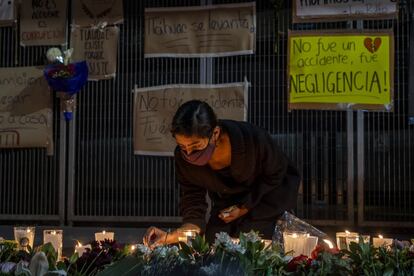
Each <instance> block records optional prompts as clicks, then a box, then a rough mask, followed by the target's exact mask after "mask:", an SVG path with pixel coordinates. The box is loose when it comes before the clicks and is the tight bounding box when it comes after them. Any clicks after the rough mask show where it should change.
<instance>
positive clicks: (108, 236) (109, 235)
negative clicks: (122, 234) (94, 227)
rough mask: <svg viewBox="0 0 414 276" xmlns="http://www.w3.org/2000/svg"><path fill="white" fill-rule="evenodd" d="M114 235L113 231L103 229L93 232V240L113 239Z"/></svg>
mask: <svg viewBox="0 0 414 276" xmlns="http://www.w3.org/2000/svg"><path fill="white" fill-rule="evenodd" d="M114 237H115V233H114V232H106V231H105V230H104V231H102V232H97V233H95V241H97V242H99V241H103V240H110V241H113V240H114Z"/></svg>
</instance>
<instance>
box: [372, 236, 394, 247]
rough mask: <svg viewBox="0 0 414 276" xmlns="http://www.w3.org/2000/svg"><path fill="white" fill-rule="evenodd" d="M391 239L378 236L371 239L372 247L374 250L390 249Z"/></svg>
mask: <svg viewBox="0 0 414 276" xmlns="http://www.w3.org/2000/svg"><path fill="white" fill-rule="evenodd" d="M392 242H393V239H387V238H384V236H382V235H378V237H377V238H372V243H373V246H374V247H376V248H379V247H391V246H392Z"/></svg>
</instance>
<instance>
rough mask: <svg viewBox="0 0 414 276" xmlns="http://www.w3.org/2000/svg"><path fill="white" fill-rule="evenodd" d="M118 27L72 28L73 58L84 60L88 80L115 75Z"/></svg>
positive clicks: (108, 77)
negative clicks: (86, 66) (86, 65)
mask: <svg viewBox="0 0 414 276" xmlns="http://www.w3.org/2000/svg"><path fill="white" fill-rule="evenodd" d="M118 37H119V28H118V27H106V28H104V29H99V28H98V29H95V28H94V29H92V28H87V29H84V28H75V29H73V30H72V36H71V47H72V48H73V49H75V50H74V51H73V56H72V58H73V60H75V61H82V60H86V61H87V63H88V69H89V76H88V79H89V80H102V79H110V78H113V77H115V74H116V66H117V51H118Z"/></svg>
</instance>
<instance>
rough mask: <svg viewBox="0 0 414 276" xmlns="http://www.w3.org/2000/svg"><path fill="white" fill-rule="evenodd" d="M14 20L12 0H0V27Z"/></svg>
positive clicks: (8, 24) (14, 13)
mask: <svg viewBox="0 0 414 276" xmlns="http://www.w3.org/2000/svg"><path fill="white" fill-rule="evenodd" d="M15 20H16V7H15V5H14V0H0V27H1V26H10V25H12V24H13V22H14V21H15Z"/></svg>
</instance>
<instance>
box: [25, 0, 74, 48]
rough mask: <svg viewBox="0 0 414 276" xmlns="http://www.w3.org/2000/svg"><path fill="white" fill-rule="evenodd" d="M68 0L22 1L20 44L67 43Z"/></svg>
mask: <svg viewBox="0 0 414 276" xmlns="http://www.w3.org/2000/svg"><path fill="white" fill-rule="evenodd" d="M66 5H67V4H66V0H50V1H22V2H21V11H20V14H21V15H20V44H21V45H22V46H34V45H61V44H64V43H66V14H67V8H66Z"/></svg>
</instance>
